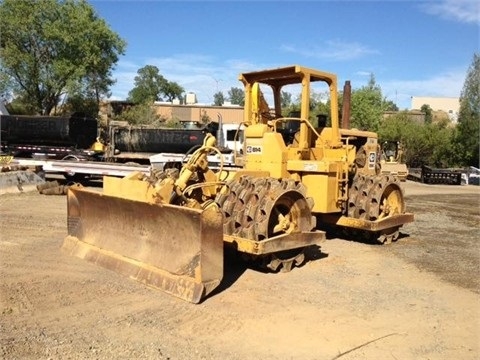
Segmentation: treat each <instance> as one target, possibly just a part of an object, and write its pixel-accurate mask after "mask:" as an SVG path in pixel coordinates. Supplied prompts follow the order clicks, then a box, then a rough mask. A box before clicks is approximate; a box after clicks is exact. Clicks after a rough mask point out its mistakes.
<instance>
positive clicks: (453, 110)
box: [411, 96, 460, 122]
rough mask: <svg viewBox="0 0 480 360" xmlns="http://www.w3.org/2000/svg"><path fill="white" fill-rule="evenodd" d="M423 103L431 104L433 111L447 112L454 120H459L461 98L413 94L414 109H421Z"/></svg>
mask: <svg viewBox="0 0 480 360" xmlns="http://www.w3.org/2000/svg"><path fill="white" fill-rule="evenodd" d="M422 105H429V106H430V107H431V108H432V110H433V111H443V112H445V113H446V114H447V115H448V117H449V118H450V120H452V121H453V122H457V120H458V113H459V111H460V99H459V98H455V97H422V96H412V106H411V108H412V110H420V109H421V107H422Z"/></svg>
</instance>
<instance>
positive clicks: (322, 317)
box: [0, 182, 480, 360]
mask: <svg viewBox="0 0 480 360" xmlns="http://www.w3.org/2000/svg"><path fill="white" fill-rule="evenodd" d="M404 187H405V193H406V200H407V206H408V210H409V211H412V212H414V213H415V216H416V221H415V222H414V223H412V224H408V225H407V226H405V227H403V228H402V236H401V238H400V239H399V240H398V242H396V243H394V244H391V245H387V246H377V245H371V244H365V243H361V242H355V241H347V240H343V239H340V238H335V237H330V238H329V239H328V240H327V241H326V242H325V243H323V245H322V246H321V251H322V254H321V256H318V257H317V259H314V260H312V261H310V262H308V263H307V264H305V265H304V266H303V267H301V268H296V269H294V270H293V271H291V272H290V273H279V274H268V273H262V272H259V271H256V270H253V269H250V268H246V267H245V266H244V265H243V263H241V262H239V261H236V260H235V258H231V257H230V258H227V259H226V264H225V267H226V274H225V281H224V283H223V284H222V286H221V289H220V290H219V291H218V292H216V293H215V294H214V295H213V296H211V297H209V298H208V299H206V300H205V301H204V302H203V303H201V304H199V305H192V304H190V303H187V302H184V301H182V300H179V299H177V298H175V297H172V296H169V295H167V294H164V293H162V292H159V291H157V290H153V289H150V288H147V287H145V286H144V285H142V284H140V283H137V282H135V281H133V280H130V279H128V278H125V277H122V276H120V275H118V274H116V273H114V272H112V271H109V270H105V269H103V268H101V267H98V266H96V265H93V264H91V263H88V262H85V261H83V260H80V259H77V258H75V257H70V256H68V255H66V254H64V253H62V252H61V251H60V246H61V245H62V242H63V238H64V237H65V235H66V231H67V230H66V197H64V196H44V195H39V194H38V193H36V192H29V193H17V194H5V195H2V196H0V230H1V238H0V358H3V359H136V358H138V359H163V360H166V359H171V360H174V359H212V360H216V359H218V360H223V359H265V360H270V359H272V360H273V359H302V360H303V359H312V360H313V359H315V360H319V359H320V360H322V359H327V360H333V359H342V360H347V359H397V360H399V359H415V360H416V359H464V360H465V359H479V358H480V345H479V344H480V280H479V279H480V277H479V270H480V252H479V249H480V248H479V245H478V240H479V238H480V236H479V229H480V227H479V223H480V187H478V186H442V185H424V184H418V183H412V182H407V183H406V184H404Z"/></svg>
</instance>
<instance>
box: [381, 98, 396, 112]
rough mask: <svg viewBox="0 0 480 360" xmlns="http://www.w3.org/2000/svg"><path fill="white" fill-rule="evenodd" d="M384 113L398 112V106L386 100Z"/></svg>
mask: <svg viewBox="0 0 480 360" xmlns="http://www.w3.org/2000/svg"><path fill="white" fill-rule="evenodd" d="M384 109H385V110H384V111H398V106H397V104H395V103H394V102H393V101H392V100H384Z"/></svg>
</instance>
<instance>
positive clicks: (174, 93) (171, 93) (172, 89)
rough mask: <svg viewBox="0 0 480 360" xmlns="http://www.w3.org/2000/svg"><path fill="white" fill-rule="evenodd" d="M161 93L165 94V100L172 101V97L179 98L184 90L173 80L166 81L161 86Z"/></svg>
mask: <svg viewBox="0 0 480 360" xmlns="http://www.w3.org/2000/svg"><path fill="white" fill-rule="evenodd" d="M161 91H162V94H163V95H165V98H166V99H167V101H170V102H172V101H173V100H174V99H181V98H182V94H183V93H184V92H185V90H184V89H183V87H181V86H180V85H178V84H177V83H176V82H174V81H167V82H166V83H165V84H164V85H163V87H162V90H161Z"/></svg>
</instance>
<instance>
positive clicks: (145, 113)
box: [114, 102, 166, 126]
mask: <svg viewBox="0 0 480 360" xmlns="http://www.w3.org/2000/svg"><path fill="white" fill-rule="evenodd" d="M114 119H115V120H123V121H127V122H128V123H129V124H132V125H152V126H165V124H166V119H165V118H162V117H161V116H160V115H158V114H157V113H156V111H155V108H154V106H152V103H146V102H144V103H141V104H138V105H134V106H132V107H130V108H128V109H127V110H125V111H122V113H121V114H120V115H117V116H115V117H114Z"/></svg>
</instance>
